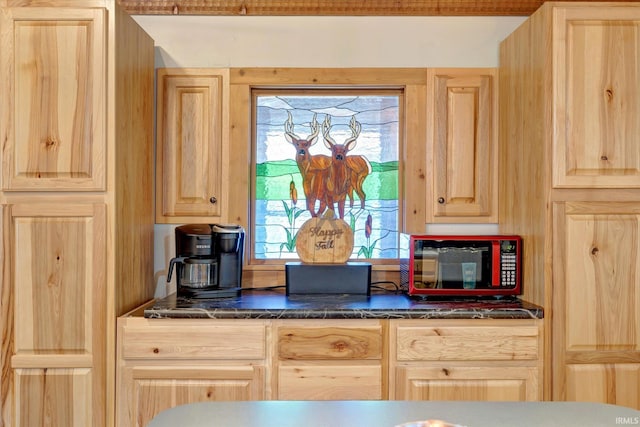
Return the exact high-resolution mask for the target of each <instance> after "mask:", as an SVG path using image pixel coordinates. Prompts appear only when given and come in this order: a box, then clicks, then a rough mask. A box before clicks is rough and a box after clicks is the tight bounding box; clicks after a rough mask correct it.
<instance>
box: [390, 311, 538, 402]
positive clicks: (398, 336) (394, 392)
mask: <svg viewBox="0 0 640 427" xmlns="http://www.w3.org/2000/svg"><path fill="white" fill-rule="evenodd" d="M543 331H544V329H543V322H542V321H541V320H534V319H530V320H524V319H519V320H497V319H496V320H491V319H482V320H478V319H476V320H463V319H456V320H454V319H449V320H428V321H421V320H415V319H403V320H392V321H390V325H389V398H390V399H436V400H437V399H445V400H540V399H542V396H543V390H542V377H543V375H542V372H543V365H542V361H543V359H542V355H543V354H544V353H543V352H544V348H543V340H542V337H543Z"/></svg>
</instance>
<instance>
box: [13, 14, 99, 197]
mask: <svg viewBox="0 0 640 427" xmlns="http://www.w3.org/2000/svg"><path fill="white" fill-rule="evenodd" d="M1 17H2V18H1V19H2V26H1V28H2V33H3V35H2V40H3V50H4V51H5V54H3V55H2V64H1V65H0V79H1V81H3V82H4V83H3V84H4V85H5V88H6V89H5V90H6V91H7V93H8V94H9V96H10V98H9V100H10V103H9V109H10V110H11V111H10V112H9V114H10V116H8V117H4V118H3V119H2V123H0V132H2V134H3V135H6V140H5V143H3V144H2V150H3V152H2V164H3V171H2V188H4V189H6V190H14V191H15V190H30V191H35V190H39V191H43V190H45V191H46V190H49V191H53V190H98V191H103V190H105V188H106V182H105V180H106V170H105V159H106V144H107V140H106V125H107V124H106V121H105V109H106V83H107V82H106V81H105V80H104V78H103V75H104V72H105V69H106V49H107V45H106V43H105V40H104V38H103V35H104V33H105V28H106V27H105V26H106V24H107V22H106V15H105V11H104V9H59V8H43V9H39V8H38V9H34V8H16V9H6V10H4V11H3V12H2V14H1ZM43 18H46V19H43ZM62 19H64V25H63V24H61V22H60V20H62Z"/></svg>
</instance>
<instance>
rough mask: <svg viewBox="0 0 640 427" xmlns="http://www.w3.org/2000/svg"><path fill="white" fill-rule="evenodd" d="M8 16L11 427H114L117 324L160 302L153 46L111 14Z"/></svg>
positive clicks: (80, 10) (63, 2)
mask: <svg viewBox="0 0 640 427" xmlns="http://www.w3.org/2000/svg"><path fill="white" fill-rule="evenodd" d="M1 5H2V6H9V7H10V8H8V9H7V8H3V9H2V10H1V11H0V20H2V22H1V23H0V28H1V34H0V40H1V43H2V55H1V59H0V61H1V65H0V92H2V93H3V94H7V95H8V97H9V102H8V103H7V105H9V108H6V109H5V108H3V109H2V116H1V117H0V133H1V134H2V137H1V138H2V141H3V143H2V146H3V151H2V172H3V175H2V189H3V190H4V192H3V193H2V195H1V196H0V199H1V200H2V203H3V204H5V213H6V215H7V216H6V217H5V218H6V220H5V221H4V224H3V231H4V232H3V235H7V236H8V237H7V238H8V239H11V240H10V241H7V242H5V241H3V251H4V253H5V254H7V255H6V256H3V258H4V262H3V264H4V267H3V278H2V280H3V283H2V289H3V292H4V291H5V290H6V291H7V292H10V295H11V299H13V298H15V299H17V300H18V301H19V304H20V306H22V307H24V310H22V309H21V310H15V307H13V306H12V305H11V303H7V301H5V302H3V303H2V304H3V307H2V308H3V313H5V312H4V309H5V308H7V307H8V309H9V311H8V312H7V317H8V318H10V319H11V321H7V322H4V321H3V322H2V324H1V325H2V335H3V337H5V338H4V339H3V351H5V353H4V354H3V356H2V358H3V360H2V362H1V363H2V380H1V381H0V382H1V383H2V405H3V408H2V411H3V412H2V416H3V418H2V422H0V424H3V423H4V424H6V425H14V424H15V423H17V425H36V424H37V423H38V422H37V419H38V418H39V417H45V418H43V419H46V417H49V415H48V414H46V413H38V411H36V410H35V409H34V410H33V416H34V417H36V418H31V416H32V414H29V415H26V412H25V410H26V409H25V408H29V409H31V408H38V405H40V403H41V402H43V401H44V402H51V405H52V406H51V408H47V409H46V410H47V411H50V412H51V416H50V419H51V420H53V421H52V423H54V424H56V425H66V426H75V425H82V426H85V425H92V426H96V427H99V426H109V427H110V426H113V425H115V424H114V420H113V417H114V415H115V317H116V315H119V314H122V313H123V312H125V311H127V310H128V309H130V308H133V307H135V306H138V305H140V304H141V303H143V302H145V301H147V300H149V299H150V298H151V297H152V296H153V291H154V280H153V203H152V192H151V191H149V190H150V189H151V188H152V187H153V175H152V171H153V158H152V153H153V140H152V135H153V132H151V130H152V123H153V101H152V99H153V68H154V49H153V41H152V40H151V38H150V37H149V36H148V35H147V34H146V33H145V32H144V31H143V30H142V29H141V28H140V27H139V26H138V25H137V24H136V23H135V21H134V20H133V18H131V16H129V14H128V13H126V12H125V11H123V10H122V9H121V8H119V7H118V6H117V4H116V2H113V1H108V0H100V1H98V0H87V1H83V2H78V1H68V0H50V1H38V0H35V1H9V2H7V1H3V2H2V3H1ZM5 52H7V53H9V54H7V55H5ZM16 239H20V243H19V244H18V245H16V244H14V243H15V242H16ZM18 268H19V269H20V270H24V271H25V274H17V273H16V272H17V271H18ZM5 272H6V273H5ZM9 359H10V360H11V362H10V363H15V365H13V370H12V369H11V365H10V364H9V362H8V360H9ZM18 371H20V375H23V378H24V381H23V382H22V383H21V384H20V389H19V390H18V388H17V387H14V386H17V384H16V383H15V382H14V381H13V378H14V377H15V375H16V374H17V373H18ZM49 384H51V385H53V384H59V385H56V386H55V387H53V386H52V387H49V386H48V385H49ZM9 385H10V386H11V388H8V386H9ZM14 391H15V393H14ZM43 393H45V395H43ZM61 396H64V399H68V396H73V398H72V399H71V400H68V404H67V403H65V402H63V401H62V398H61ZM58 405H59V408H58V407H57V406H58ZM65 405H66V406H65ZM16 414H22V415H19V416H20V417H23V418H20V419H16V418H14V417H15V416H16ZM25 417H26V418H25ZM24 420H27V421H24ZM43 424H44V422H43Z"/></svg>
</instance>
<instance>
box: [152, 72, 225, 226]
mask: <svg viewBox="0 0 640 427" xmlns="http://www.w3.org/2000/svg"><path fill="white" fill-rule="evenodd" d="M227 75H228V71H226V70H209V69H202V70H190V69H183V70H178V69H160V70H158V80H157V81H158V108H157V111H158V132H157V135H158V148H157V152H156V155H157V159H156V167H157V168H158V169H157V171H156V173H157V181H156V182H157V188H158V192H157V197H158V200H157V203H156V209H157V218H156V220H157V222H160V223H182V222H194V221H196V219H197V218H198V217H220V216H221V215H222V207H223V205H225V204H226V200H225V198H226V195H225V194H223V179H226V177H225V174H224V173H223V171H226V170H228V169H227V166H226V165H225V158H226V153H225V152H223V148H224V147H223V139H224V135H225V134H226V132H227V131H226V125H225V116H226V113H225V111H226V106H225V105H224V102H223V101H224V97H225V96H226V91H227V87H228V78H227ZM210 222H211V221H210Z"/></svg>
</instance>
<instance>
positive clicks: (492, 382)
mask: <svg viewBox="0 0 640 427" xmlns="http://www.w3.org/2000/svg"><path fill="white" fill-rule="evenodd" d="M395 389H396V396H395V399H397V400H483V401H527V400H530V401H535V400H538V372H537V368H536V367H532V366H529V367H527V366H521V367H497V366H491V367H489V366H482V365H479V366H429V367H426V366H401V367H398V368H396V388H395Z"/></svg>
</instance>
